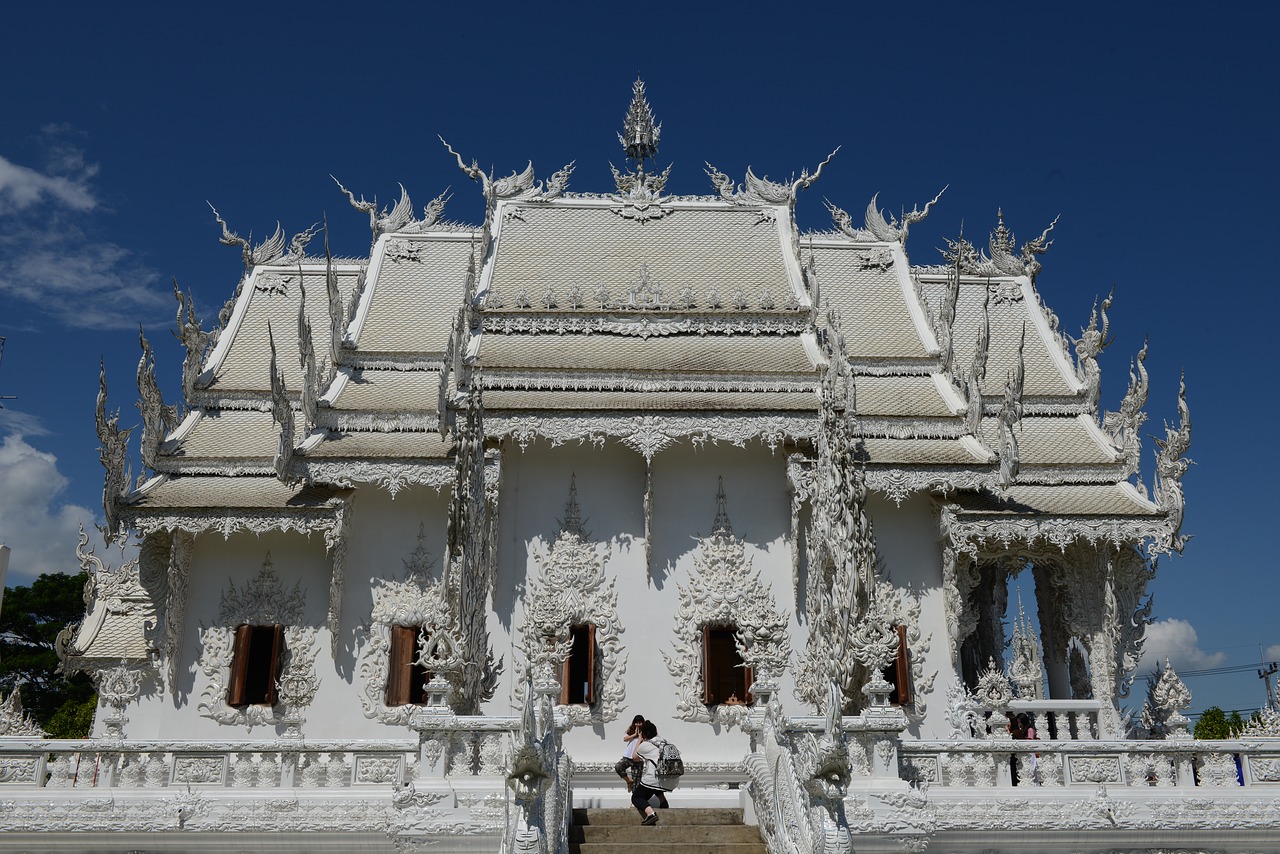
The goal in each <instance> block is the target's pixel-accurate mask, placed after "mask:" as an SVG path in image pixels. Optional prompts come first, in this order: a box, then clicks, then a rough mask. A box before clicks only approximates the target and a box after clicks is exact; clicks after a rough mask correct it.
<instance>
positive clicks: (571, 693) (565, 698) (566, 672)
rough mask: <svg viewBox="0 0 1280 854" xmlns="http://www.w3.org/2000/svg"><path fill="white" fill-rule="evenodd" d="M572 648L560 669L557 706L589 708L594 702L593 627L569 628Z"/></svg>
mask: <svg viewBox="0 0 1280 854" xmlns="http://www.w3.org/2000/svg"><path fill="white" fill-rule="evenodd" d="M569 637H570V638H572V640H573V646H572V647H571V648H570V650H569V655H568V657H567V658H565V660H564V665H563V666H562V667H561V670H560V704H561V705H563V706H569V705H586V706H590V705H592V704H593V703H595V701H596V627H595V625H594V624H593V623H583V624H581V625H577V626H570V627H569Z"/></svg>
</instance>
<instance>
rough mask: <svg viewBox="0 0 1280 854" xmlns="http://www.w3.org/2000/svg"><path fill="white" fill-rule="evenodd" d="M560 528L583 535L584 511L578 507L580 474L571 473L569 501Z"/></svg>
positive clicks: (569, 532) (567, 532)
mask: <svg viewBox="0 0 1280 854" xmlns="http://www.w3.org/2000/svg"><path fill="white" fill-rule="evenodd" d="M560 530H561V532H563V533H566V534H575V535H577V536H578V537H583V536H585V534H584V533H583V530H582V511H581V510H580V509H579V507H578V474H577V472H574V473H571V474H570V475H569V501H568V502H567V503H566V504H565V505H564V518H563V519H561V520H560Z"/></svg>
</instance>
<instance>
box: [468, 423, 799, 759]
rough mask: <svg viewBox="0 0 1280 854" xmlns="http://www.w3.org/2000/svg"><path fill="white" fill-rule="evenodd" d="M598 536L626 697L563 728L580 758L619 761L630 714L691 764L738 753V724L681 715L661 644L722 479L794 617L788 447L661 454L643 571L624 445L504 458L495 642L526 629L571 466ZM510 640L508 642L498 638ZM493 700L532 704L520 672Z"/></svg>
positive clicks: (543, 448)
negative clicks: (529, 594) (527, 603)
mask: <svg viewBox="0 0 1280 854" xmlns="http://www.w3.org/2000/svg"><path fill="white" fill-rule="evenodd" d="M575 473H576V476H577V487H578V502H579V504H580V506H581V508H582V515H583V517H584V519H585V522H584V527H585V528H586V529H587V532H588V533H589V535H590V538H591V539H593V540H595V541H597V542H600V543H602V545H601V548H602V549H607V554H608V561H607V562H606V564H605V572H606V575H607V576H608V577H611V578H613V579H614V580H615V585H616V589H617V592H618V603H619V605H618V609H619V615H620V618H621V622H622V624H623V627H624V631H623V633H622V645H623V647H624V654H625V655H626V661H627V663H626V671H625V673H624V675H623V678H624V679H625V682H626V692H627V699H626V703H625V708H624V711H623V712H622V713H621V714H620V715H619V717H618V719H617V720H615V721H612V722H610V723H608V724H605V725H604V726H596V727H580V728H577V729H575V730H573V731H571V732H570V733H569V734H568V735H567V736H566V740H565V743H566V746H567V747H568V749H569V750H570V751H571V752H572V754H573V756H574V759H575V761H578V762H606V761H608V762H612V761H615V760H616V759H617V758H618V756H620V755H621V749H622V734H623V732H624V731H625V730H626V727H627V725H628V723H629V722H630V719H631V717H632V715H635V714H644V715H645V716H646V717H648V718H650V719H651V720H653V721H654V722H655V723H656V724H657V725H658V729H659V731H660V732H661V733H662V734H663V735H665V736H668V737H670V738H671V739H672V740H673V741H675V742H676V743H677V744H679V745H680V747H681V750H682V752H683V754H684V756H685V757H686V759H687V760H689V761H693V762H721V761H723V762H728V761H738V760H740V759H741V757H742V755H743V753H744V752H745V750H746V748H747V745H748V741H747V738H746V736H744V735H743V734H742V733H740V732H738V731H734V732H732V733H718V737H715V738H709V737H708V736H709V735H712V734H716V732H715V731H716V730H718V729H719V728H718V727H712V726H710V725H708V724H698V723H687V722H684V721H679V720H676V719H675V701H676V693H675V686H674V684H673V682H672V677H671V674H670V673H669V672H668V670H667V667H666V665H665V663H664V661H663V659H662V657H661V655H660V652H659V651H660V650H663V649H665V650H668V651H670V649H671V642H670V637H671V634H672V628H673V625H674V620H675V612H676V609H677V606H678V601H677V590H676V586H677V585H678V584H681V583H683V582H685V581H686V580H687V579H688V577H689V573H690V572H691V571H692V570H693V568H694V562H693V556H694V553H695V551H696V549H697V545H698V544H697V537H699V536H706V535H708V534H710V532H711V526H712V522H713V520H714V518H715V514H716V490H717V478H719V477H721V476H723V477H724V483H725V492H726V495H727V498H728V505H727V509H728V514H729V517H730V519H731V520H732V523H733V528H734V532H735V533H736V534H737V535H738V536H740V537H743V538H744V539H745V540H746V554H747V557H748V558H749V559H751V560H752V563H753V566H754V568H755V569H758V570H760V571H761V575H762V577H763V578H764V579H765V581H766V583H768V584H770V585H771V586H772V588H773V592H774V596H775V599H776V601H777V603H778V608H779V610H782V611H784V612H787V613H789V614H790V615H791V616H792V622H793V624H794V611H795V607H794V600H793V595H792V589H791V588H792V585H791V564H790V552H789V550H788V545H787V537H788V535H789V533H788V532H789V527H790V521H789V520H790V501H789V497H788V493H787V485H786V477H785V460H784V457H783V456H782V454H781V453H779V454H778V455H777V456H773V455H771V454H770V453H769V451H768V450H767V449H766V448H763V447H748V448H746V449H742V448H735V447H732V446H719V447H716V446H712V447H704V448H701V449H697V450H695V449H693V448H692V447H690V446H688V445H676V446H674V447H671V448H668V449H667V450H665V451H663V452H662V453H660V454H658V455H657V456H656V457H655V458H654V461H653V493H654V494H653V504H654V511H653V529H652V533H653V558H652V572H651V575H650V573H647V572H646V566H645V549H644V545H645V544H644V481H645V471H644V460H643V458H642V457H641V456H640V455H639V454H637V453H635V452H634V451H631V450H629V449H628V448H626V447H624V446H621V445H619V444H616V443H609V444H607V445H606V446H605V447H604V448H602V449H596V448H593V447H592V446H590V445H586V446H577V445H571V446H561V447H559V448H550V447H548V446H547V445H546V444H545V443H535V444H533V445H531V446H530V447H529V448H528V450H526V451H523V452H521V451H520V450H519V449H518V448H515V449H512V450H509V451H508V452H507V453H506V454H505V456H504V464H503V496H502V509H501V513H502V518H501V522H500V535H501V538H500V544H499V572H500V576H499V583H498V591H499V592H498V600H497V602H496V607H495V608H494V613H493V617H492V619H491V623H490V631H491V632H492V634H493V641H494V645H495V648H499V649H500V648H502V646H503V645H505V646H506V648H507V649H508V650H510V649H511V640H510V638H511V637H512V636H513V634H512V633H518V632H519V631H520V630H521V628H522V627H523V621H524V610H523V594H524V591H525V589H526V587H527V585H528V583H529V581H530V580H531V579H532V578H534V577H535V576H536V573H537V572H538V565H537V561H536V560H535V559H534V555H535V554H545V553H546V550H547V548H548V546H549V544H550V542H551V541H552V539H553V538H554V536H555V535H556V533H557V532H558V530H559V524H558V522H557V520H558V519H560V518H562V517H563V515H564V505H565V502H566V501H567V499H568V491H569V480H570V476H571V474H575ZM500 635H503V636H505V644H501V643H500V642H499V637H500ZM507 662H508V668H507V674H506V677H505V679H504V681H503V684H502V686H501V687H500V689H499V696H498V697H496V698H495V702H494V704H492V705H493V708H492V709H491V710H492V711H493V712H495V713H499V712H507V711H513V710H514V709H516V708H518V707H519V705H520V704H521V703H522V701H523V695H522V691H523V689H522V687H521V686H519V685H516V684H515V680H514V674H515V670H516V668H515V667H513V666H512V658H511V656H510V655H508V657H507Z"/></svg>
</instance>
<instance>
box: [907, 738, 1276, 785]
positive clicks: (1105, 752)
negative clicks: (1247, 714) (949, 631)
mask: <svg viewBox="0 0 1280 854" xmlns="http://www.w3.org/2000/svg"><path fill="white" fill-rule="evenodd" d="M900 754H901V762H902V770H903V777H904V778H905V779H907V780H909V781H910V782H912V783H916V784H927V785H929V786H940V787H945V788H974V787H1006V786H1014V785H1017V786H1020V787H1021V786H1041V787H1051V788H1053V787H1057V788H1062V787H1071V786H1080V785H1088V786H1097V785H1099V784H1105V785H1116V786H1125V787H1156V788H1192V787H1200V788H1229V787H1240V786H1269V785H1275V784H1277V783H1280V739H1277V740H1272V739H1262V740H1256V741H1255V740H1247V741H1196V740H1193V739H1184V740H1168V741H1013V740H1011V739H986V740H981V741H977V740H972V741H970V740H965V741H905V742H903V743H902V745H901V747H900ZM1015 781H1016V783H1015Z"/></svg>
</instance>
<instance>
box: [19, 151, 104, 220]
mask: <svg viewBox="0 0 1280 854" xmlns="http://www.w3.org/2000/svg"><path fill="white" fill-rule="evenodd" d="M53 158H54V163H53V164H51V165H53V166H54V167H55V168H56V169H58V170H59V171H66V172H68V173H69V174H52V175H49V174H45V173H43V172H38V171H36V170H35V169H32V168H30V167H27V166H22V165H19V164H17V163H14V162H13V161H12V160H9V159H8V158H6V157H4V156H3V155H0V214H8V213H14V212H17V211H21V210H24V209H26V208H29V207H31V206H32V205H34V204H36V203H38V202H46V203H48V202H56V203H59V204H61V205H65V206H66V207H68V208H71V209H72V210H76V211H89V210H93V209H94V208H95V207H97V206H98V200H97V199H96V198H94V195H93V192H92V190H91V189H90V188H89V184H88V182H89V179H90V178H92V177H93V176H94V174H95V173H96V172H97V171H98V170H97V167H96V166H86V165H85V163H84V156H83V153H82V152H79V151H78V150H77V149H74V148H72V147H70V146H65V145H60V146H58V147H57V149H56V151H55V152H54V153H53Z"/></svg>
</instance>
